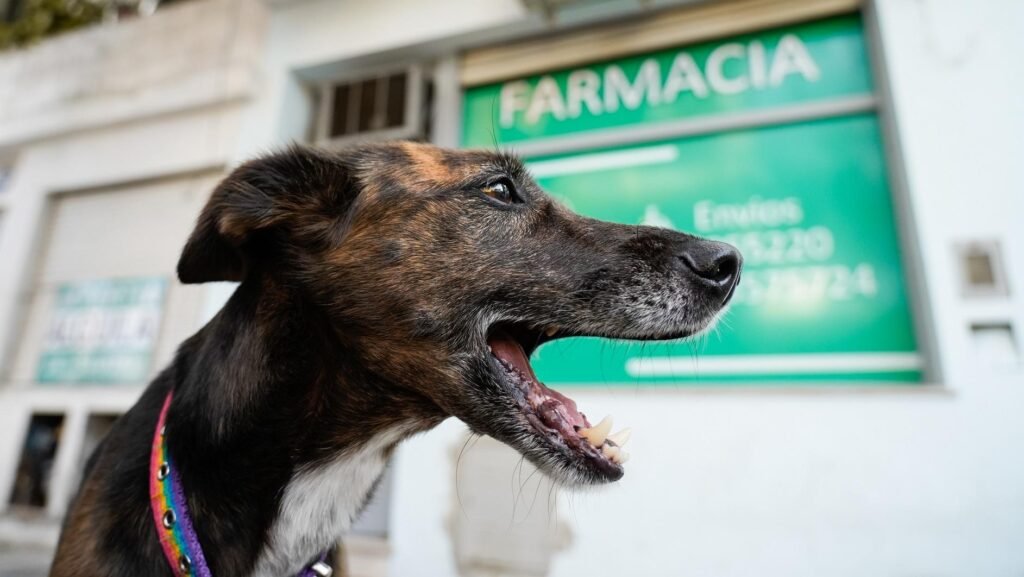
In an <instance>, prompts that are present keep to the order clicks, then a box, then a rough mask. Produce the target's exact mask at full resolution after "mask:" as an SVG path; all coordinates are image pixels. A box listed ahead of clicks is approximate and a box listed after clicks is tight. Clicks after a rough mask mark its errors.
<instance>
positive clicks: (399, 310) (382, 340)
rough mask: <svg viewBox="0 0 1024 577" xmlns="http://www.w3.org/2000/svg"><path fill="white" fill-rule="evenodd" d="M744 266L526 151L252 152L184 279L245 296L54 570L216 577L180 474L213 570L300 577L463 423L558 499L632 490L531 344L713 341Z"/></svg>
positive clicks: (612, 445) (196, 349)
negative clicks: (566, 491)
mask: <svg viewBox="0 0 1024 577" xmlns="http://www.w3.org/2000/svg"><path fill="white" fill-rule="evenodd" d="M595 193H601V194H614V193H615V191H595ZM741 266H742V259H741V256H740V254H739V253H738V252H737V251H736V250H735V249H734V248H733V247H731V246H729V245H727V244H724V243H720V242H715V241H710V240H704V239H700V238H697V237H694V236H691V235H688V234H683V233H680V232H674V231H671V230H666V229H661V228H653V227H645V226H627V225H620V224H611V223H606V222H601V221H597V220H592V219H589V218H584V217H582V216H579V215H576V214H574V213H572V212H570V211H569V210H568V209H567V208H565V207H563V206H562V205H560V204H559V203H557V202H556V201H554V200H553V199H552V198H551V197H549V196H548V195H546V194H545V193H544V191H542V190H541V189H540V188H539V187H538V185H537V184H536V183H535V182H534V181H533V180H532V179H531V177H530V175H529V173H528V171H527V169H526V168H525V166H524V164H523V163H522V162H521V161H520V160H518V159H517V158H515V157H514V156H512V155H508V154H503V153H497V152H489V151H466V150H446V149H440V148H436V147H433V146H429V145H424V144H417V143H410V142H395V143H385V144H368V145H361V146H357V147H353V148H351V149H348V150H344V151H341V152H328V151H321V150H316V149H311V148H305V147H300V146H293V147H291V148H289V149H287V150H285V151H282V152H278V153H275V154H270V155H268V156H264V157H262V158H258V159H256V160H253V161H250V162H248V163H246V164H244V165H242V166H240V167H239V168H237V169H235V170H234V171H233V172H232V173H231V174H230V175H229V176H227V177H226V178H225V179H224V180H223V182H221V183H220V184H219V185H218V186H217V188H216V189H215V190H214V191H213V193H212V196H211V198H210V199H209V201H208V203H207V204H206V206H205V208H204V209H203V211H202V213H201V214H200V216H199V218H198V222H197V225H196V228H195V230H194V231H193V232H192V234H191V236H190V237H189V239H188V241H187V243H186V245H185V247H184V250H183V252H182V255H181V258H180V261H179V262H178V266H177V272H178V276H179V278H180V280H181V281H182V282H183V283H203V282H211V281H236V282H239V283H240V284H239V285H238V287H237V289H236V290H235V292H234V294H233V295H232V296H231V298H230V299H229V300H228V302H227V303H226V304H225V306H224V307H223V309H222V310H221V311H220V312H219V313H218V314H217V315H216V317H214V318H213V319H212V320H211V321H210V322H209V323H208V324H207V325H206V326H205V327H203V328H202V329H200V330H199V331H198V332H197V333H196V334H195V335H194V336H192V337H191V338H189V339H187V340H186V341H185V342H184V343H183V344H182V345H181V346H180V348H179V350H178V351H177V353H176V355H175V357H174V360H173V361H172V362H171V364H170V365H169V366H168V367H167V368H166V369H165V370H163V371H162V372H161V373H160V374H159V375H158V376H157V377H156V378H155V379H154V380H153V382H152V383H151V384H150V385H149V386H148V387H147V388H146V390H145V391H144V393H143V394H142V396H141V398H140V399H139V401H138V402H137V403H136V404H135V405H134V406H133V407H132V408H131V410H129V411H128V412H127V413H126V414H125V415H124V416H122V417H121V418H120V419H119V420H118V421H117V423H116V424H115V425H114V427H113V429H112V430H111V431H110V433H109V435H108V436H107V437H106V438H105V439H104V441H103V442H102V443H101V445H100V446H99V447H98V448H97V449H96V451H95V453H94V454H93V455H92V457H91V458H90V459H89V462H88V464H87V468H86V473H85V475H84V478H83V481H82V484H81V487H80V489H79V493H78V495H77V496H76V498H75V500H74V502H73V503H72V505H71V507H70V509H69V511H68V515H67V517H66V519H65V522H64V526H63V529H62V533H61V538H60V542H59V545H58V549H57V553H56V557H55V559H54V563H53V566H52V570H51V571H52V572H51V575H53V576H54V577H87V576H93V575H95V576H99V575H103V576H111V575H115V576H122V575H123V576H129V575H131V576H133V577H137V576H140V575H145V576H156V575H172V574H178V575H180V574H199V573H198V572H196V559H184V558H183V559H181V560H180V563H181V564H182V566H180V567H175V566H174V561H175V559H173V558H172V557H171V554H170V553H168V552H167V549H166V547H165V546H164V545H165V543H164V541H163V539H164V538H165V536H166V535H169V536H168V537H167V538H168V539H171V538H174V535H173V534H172V532H171V531H172V530H171V529H167V530H168V533H167V534H166V535H165V534H164V533H162V532H161V531H163V529H161V528H160V526H159V523H160V520H161V516H160V515H161V513H162V514H163V517H162V519H163V522H164V524H165V528H167V527H173V525H174V523H175V522H179V523H181V522H183V520H182V519H174V518H171V519H168V516H170V513H168V512H166V511H163V512H161V511H160V510H159V509H158V508H157V505H154V501H153V499H154V498H157V497H154V493H153V491H152V489H153V487H154V486H155V487H157V493H159V494H161V495H162V494H163V493H160V487H161V486H163V485H162V483H165V481H162V480H161V479H163V478H165V477H166V475H167V474H168V469H169V463H173V468H174V475H176V477H175V478H176V479H177V481H176V482H178V485H176V486H177V487H178V488H179V489H180V490H181V494H182V495H184V497H183V499H184V503H185V506H187V509H188V517H189V520H190V522H191V529H192V530H193V532H194V535H195V536H196V538H197V539H198V543H199V546H200V548H201V551H202V553H203V557H204V562H205V565H206V566H207V567H208V569H209V571H208V573H209V574H212V575H214V576H217V577H224V576H258V577H269V576H275V577H280V576H286V575H294V574H296V573H298V572H300V571H302V570H303V568H304V567H306V566H307V565H308V564H309V563H310V562H311V561H315V560H316V558H317V554H318V552H320V551H322V550H325V549H326V548H329V547H330V546H331V545H332V544H334V543H336V542H338V541H339V539H340V538H341V537H342V536H343V535H344V533H345V531H346V530H347V528H348V527H349V526H350V525H351V523H352V521H353V520H354V519H356V518H357V517H358V515H359V513H360V511H361V509H362V507H363V506H364V505H365V503H366V501H367V499H368V498H369V496H370V495H371V494H372V493H373V490H374V487H375V484H376V483H377V481H378V480H379V478H380V476H381V473H382V471H383V469H384V466H385V463H386V462H387V460H388V457H389V456H390V455H391V453H392V451H393V450H394V448H395V446H396V445H397V444H398V443H400V442H401V441H402V440H403V439H406V438H408V437H410V436H411V435H415V434H417V433H421V432H424V431H427V430H429V429H431V428H432V427H434V426H436V425H437V424H439V423H440V422H442V421H443V420H445V419H447V418H449V417H457V418H459V419H461V420H462V421H464V422H465V423H466V424H467V425H468V427H469V428H470V429H471V430H472V431H474V432H476V433H479V434H485V435H490V436H492V437H494V438H496V439H498V440H500V441H502V442H504V443H506V444H508V445H510V446H511V447H513V448H514V449H515V450H517V451H519V452H520V453H521V454H522V455H524V456H525V457H526V458H527V459H529V460H530V461H531V462H533V463H534V464H535V465H537V467H539V468H540V469H541V470H543V471H544V472H545V473H546V474H548V475H550V476H551V477H553V478H555V479H557V480H558V481H560V482H561V483H563V484H566V485H575V486H579V485H590V484H598V483H607V482H612V481H615V480H618V479H619V478H620V477H621V476H622V475H623V471H624V469H623V466H622V463H623V461H624V460H625V454H624V453H622V452H621V448H620V447H619V446H617V445H618V444H621V443H616V442H615V441H614V440H612V439H610V438H608V434H607V433H608V431H607V427H606V426H605V425H604V424H601V425H592V424H591V423H590V421H589V420H588V419H587V418H586V417H585V416H584V415H583V414H582V413H580V412H579V410H578V409H577V408H576V405H575V403H574V402H573V401H572V400H571V399H570V398H568V397H566V396H564V395H562V394H560V393H558V392H556V391H554V390H551V389H549V388H547V387H545V386H544V385H543V384H541V383H540V382H538V381H537V378H536V376H535V375H534V374H533V371H532V369H531V368H530V364H529V357H530V355H531V353H532V352H533V351H534V350H535V349H536V348H537V347H538V346H539V345H541V344H543V343H545V342H548V341H551V340H554V339H559V338H565V337H574V336H597V337H606V338H614V339H630V340H663V339H680V338H684V337H688V336H691V335H694V334H697V333H699V332H701V331H703V330H705V329H706V328H707V327H708V326H709V325H710V324H712V323H713V322H714V321H715V319H716V318H717V317H718V316H719V314H720V313H721V311H723V309H724V308H725V307H726V305H727V303H728V302H729V300H730V298H731V297H732V295H733V292H734V291H735V289H736V286H737V284H738V282H739V278H740V271H741ZM158 423H159V424H160V425H161V426H160V427H159V428H158V426H157V425H158ZM158 450H161V451H165V452H166V456H165V457H159V455H164V453H159V454H158V453H156V451H158ZM154 455H158V457H154ZM161 459H166V460H163V461H162V460H161ZM154 467H156V469H154ZM165 467H167V469H165ZM154 470H156V472H155V473H154ZM154 475H155V476H154ZM153 479H156V480H153ZM151 483H155V485H152V484H151ZM180 516H181V515H180V513H179V517H180ZM168 521H170V523H168ZM184 530H185V529H182V531H184ZM311 574H312V573H311Z"/></svg>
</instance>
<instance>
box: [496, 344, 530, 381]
mask: <svg viewBox="0 0 1024 577" xmlns="http://www.w3.org/2000/svg"><path fill="white" fill-rule="evenodd" d="M487 344H489V345H491V352H492V353H494V356H496V357H498V359H499V360H502V361H505V362H506V363H508V364H509V365H512V366H513V367H515V368H516V370H517V371H519V373H520V374H522V375H523V376H524V377H529V378H530V380H532V381H534V382H537V375H535V374H534V373H533V367H531V366H530V361H529V359H527V358H526V352H524V351H523V347H521V346H520V345H519V343H518V342H517V341H516V340H515V339H513V338H510V337H508V336H506V335H503V334H496V335H494V336H492V337H491V338H490V339H488V341H487Z"/></svg>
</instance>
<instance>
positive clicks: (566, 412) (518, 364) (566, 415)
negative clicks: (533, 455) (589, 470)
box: [487, 333, 590, 427]
mask: <svg viewBox="0 0 1024 577" xmlns="http://www.w3.org/2000/svg"><path fill="white" fill-rule="evenodd" d="M487 344H488V345H490V347H491V353H492V354H493V355H494V356H495V357H497V358H498V360H500V361H502V362H504V363H505V364H507V365H509V366H511V367H513V368H514V369H515V370H516V371H517V372H518V373H519V374H520V375H522V376H523V377H526V378H528V379H529V380H530V389H531V390H530V391H528V396H529V397H530V400H531V402H533V403H535V404H538V405H539V404H543V403H545V402H550V401H551V400H552V399H553V400H555V401H556V402H557V404H558V405H561V407H559V409H561V410H560V411H559V413H561V414H562V418H563V419H565V420H566V421H568V422H569V423H570V424H572V425H575V426H577V427H589V426H590V423H589V422H588V421H587V418H586V417H585V416H583V414H582V413H580V412H579V411H578V410H577V409H576V401H574V400H572V399H570V398H569V397H567V396H565V395H563V394H562V393H559V392H558V391H556V390H554V389H549V388H547V387H545V386H544V384H543V383H541V382H540V381H539V380H537V375H536V374H534V372H533V367H531V366H530V360H529V359H527V358H526V352H525V351H523V347H522V346H520V344H519V342H518V341H516V340H515V339H513V338H511V337H509V336H508V335H505V334H502V333H497V334H495V335H493V336H491V338H489V339H488V340H487Z"/></svg>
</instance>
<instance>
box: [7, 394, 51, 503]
mask: <svg viewBox="0 0 1024 577" xmlns="http://www.w3.org/2000/svg"><path fill="white" fill-rule="evenodd" d="M63 426H64V415H48V414H35V415H32V419H31V420H30V421H29V425H28V432H27V433H26V435H25V443H24V445H23V446H22V449H21V459H20V460H19V461H18V469H17V472H16V473H15V479H14V489H13V491H12V492H11V498H10V504H11V505H12V506H14V507H17V508H25V509H42V508H44V507H46V502H47V499H48V497H49V491H50V477H51V473H52V471H53V464H54V459H55V458H56V455H57V447H58V445H59V444H60V439H61V432H62V429H63Z"/></svg>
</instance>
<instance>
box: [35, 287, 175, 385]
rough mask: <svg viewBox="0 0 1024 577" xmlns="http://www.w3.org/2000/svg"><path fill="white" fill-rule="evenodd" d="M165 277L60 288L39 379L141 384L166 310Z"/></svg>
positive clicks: (44, 349) (39, 366)
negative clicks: (164, 305) (164, 307)
mask: <svg viewBox="0 0 1024 577" xmlns="http://www.w3.org/2000/svg"><path fill="white" fill-rule="evenodd" d="M165 292H166V280H165V279H163V278H159V277H157V278H135V279H103V280H90V281H84V282H71V283H66V284H63V285H60V286H59V287H58V288H57V295H56V302H55V304H54V308H53V315H52V317H51V320H50V324H49V327H48V329H47V332H46V335H45V340H44V342H43V350H42V354H41V356H40V358H39V365H38V369H37V374H36V379H37V381H38V382H40V383H139V382H141V381H143V380H145V379H146V378H147V377H148V375H149V367H150V361H151V356H152V351H153V347H154V345H155V344H156V340H157V336H158V334H159V328H160V318H161V316H162V312H163V303H164V295H165Z"/></svg>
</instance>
